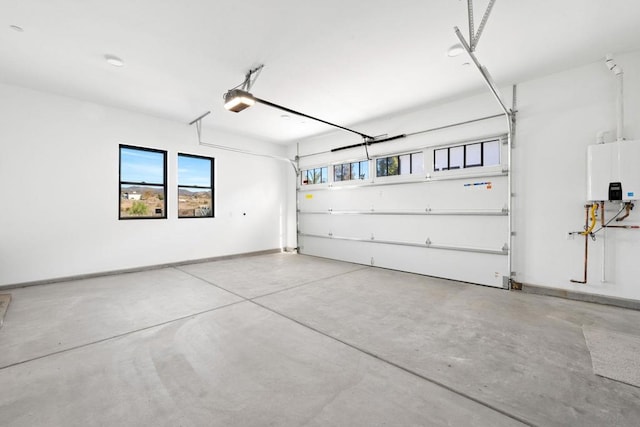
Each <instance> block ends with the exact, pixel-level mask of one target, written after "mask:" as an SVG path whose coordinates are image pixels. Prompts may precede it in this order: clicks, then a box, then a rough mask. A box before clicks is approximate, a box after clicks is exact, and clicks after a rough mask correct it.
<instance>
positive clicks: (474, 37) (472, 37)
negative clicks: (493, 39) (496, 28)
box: [467, 0, 496, 52]
mask: <svg viewBox="0 0 640 427" xmlns="http://www.w3.org/2000/svg"><path fill="white" fill-rule="evenodd" d="M495 2H496V0H489V4H488V5H487V10H485V12H484V15H483V16H482V21H480V26H479V27H478V32H476V33H474V28H473V26H474V25H473V24H474V22H473V0H467V13H468V15H469V49H470V50H471V52H473V51H475V50H476V46H478V41H479V40H480V36H481V35H482V32H483V31H484V27H485V26H486V25H487V20H488V19H489V15H491V9H493V4H494V3H495Z"/></svg>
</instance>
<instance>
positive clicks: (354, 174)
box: [351, 162, 360, 179]
mask: <svg viewBox="0 0 640 427" xmlns="http://www.w3.org/2000/svg"><path fill="white" fill-rule="evenodd" d="M351 179H360V163H358V162H356V163H351Z"/></svg>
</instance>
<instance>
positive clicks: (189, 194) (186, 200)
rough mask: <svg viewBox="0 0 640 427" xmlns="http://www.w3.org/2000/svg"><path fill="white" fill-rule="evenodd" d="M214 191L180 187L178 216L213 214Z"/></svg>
mask: <svg viewBox="0 0 640 427" xmlns="http://www.w3.org/2000/svg"><path fill="white" fill-rule="evenodd" d="M212 196H213V191H211V190H203V189H202V188H193V187H191V188H190V187H180V188H179V189H178V216H179V217H181V218H182V217H202V216H213V203H212V200H213V197H212Z"/></svg>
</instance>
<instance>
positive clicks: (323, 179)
mask: <svg viewBox="0 0 640 427" xmlns="http://www.w3.org/2000/svg"><path fill="white" fill-rule="evenodd" d="M323 170H325V171H326V172H325V174H323ZM316 171H319V175H318V176H319V177H320V182H309V172H311V173H312V174H313V176H314V177H315V174H316ZM305 181H306V182H305ZM314 181H315V180H314ZM328 183H329V166H318V167H313V168H307V169H300V186H307V185H322V184H328Z"/></svg>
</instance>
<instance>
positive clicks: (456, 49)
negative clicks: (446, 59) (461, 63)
mask: <svg viewBox="0 0 640 427" xmlns="http://www.w3.org/2000/svg"><path fill="white" fill-rule="evenodd" d="M462 52H464V47H462V45H461V44H460V43H456V44H454V45H453V46H451V47H450V48H449V49H448V50H447V56H452V57H453V56H458V55H460V54H461V53H462Z"/></svg>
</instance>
